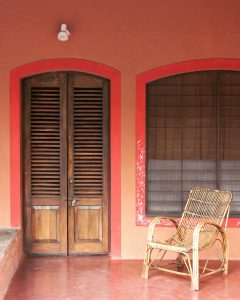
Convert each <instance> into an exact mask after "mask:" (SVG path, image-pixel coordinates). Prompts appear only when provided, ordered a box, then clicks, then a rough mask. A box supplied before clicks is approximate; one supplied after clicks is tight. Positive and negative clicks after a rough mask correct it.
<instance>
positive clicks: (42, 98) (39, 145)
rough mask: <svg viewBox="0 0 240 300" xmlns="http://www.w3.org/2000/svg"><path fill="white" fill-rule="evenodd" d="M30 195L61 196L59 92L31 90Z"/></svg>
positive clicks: (52, 88) (49, 88)
mask: <svg viewBox="0 0 240 300" xmlns="http://www.w3.org/2000/svg"><path fill="white" fill-rule="evenodd" d="M30 122H31V195H32V197H37V198H45V197H47V198H49V197H59V196H60V89H59V88H58V87H32V88H31V121H30Z"/></svg>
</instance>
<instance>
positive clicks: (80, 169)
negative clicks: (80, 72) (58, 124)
mask: <svg viewBox="0 0 240 300" xmlns="http://www.w3.org/2000/svg"><path fill="white" fill-rule="evenodd" d="M102 96H103V90H102V88H95V89H94V88H92V89H91V88H74V195H75V196H76V197H80V198H92V197H97V198H102V191H103V180H102V179H103V164H102V160H103V109H102Z"/></svg>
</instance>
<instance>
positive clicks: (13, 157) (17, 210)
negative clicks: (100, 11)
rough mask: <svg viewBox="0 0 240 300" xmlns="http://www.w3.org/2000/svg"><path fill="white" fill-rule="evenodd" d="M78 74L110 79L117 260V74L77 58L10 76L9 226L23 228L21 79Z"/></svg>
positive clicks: (46, 63) (47, 62)
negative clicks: (68, 72)
mask: <svg viewBox="0 0 240 300" xmlns="http://www.w3.org/2000/svg"><path fill="white" fill-rule="evenodd" d="M60 70H62V71H69V70H70V71H81V72H87V73H90V74H94V75H99V76H102V77H105V78H107V79H109V80H110V85H111V91H110V107H111V110H110V116H111V122H110V140H111V144H110V149H111V150H110V157H111V158H110V159H111V180H110V182H111V183H110V184H111V195H110V198H111V221H110V222H111V226H110V230H111V250H110V254H111V255H112V256H113V257H120V248H121V244H120V169H121V168H120V167H121V160H120V149H121V140H120V137H121V128H120V117H121V116H120V73H119V71H117V70H116V69H114V68H112V67H109V66H106V65H103V64H99V63H95V62H91V61H87V60H80V59H52V60H44V61H39V62H34V63H30V64H26V65H23V66H20V67H18V68H16V69H14V70H12V71H11V73H10V205H11V208H10V209H11V225H12V226H14V227H21V226H22V217H21V153H20V149H21V147H20V143H21V130H20V120H21V110H20V107H21V105H20V104H21V101H20V99H21V80H22V79H23V78H25V77H29V76H32V75H34V74H40V73H46V72H53V71H60Z"/></svg>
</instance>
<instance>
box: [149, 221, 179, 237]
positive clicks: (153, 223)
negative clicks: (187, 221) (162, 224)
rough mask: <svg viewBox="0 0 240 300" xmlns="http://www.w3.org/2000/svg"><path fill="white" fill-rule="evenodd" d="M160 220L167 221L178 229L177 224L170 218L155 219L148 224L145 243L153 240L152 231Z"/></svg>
mask: <svg viewBox="0 0 240 300" xmlns="http://www.w3.org/2000/svg"><path fill="white" fill-rule="evenodd" d="M160 220H169V221H171V222H172V223H173V224H174V225H175V227H176V228H178V223H177V222H176V221H175V220H174V219H172V218H168V217H155V218H154V219H153V220H152V221H151V222H150V224H149V227H148V234H147V241H148V242H151V241H152V240H153V233H154V229H155V226H156V224H157V223H158V222H159V221H160Z"/></svg>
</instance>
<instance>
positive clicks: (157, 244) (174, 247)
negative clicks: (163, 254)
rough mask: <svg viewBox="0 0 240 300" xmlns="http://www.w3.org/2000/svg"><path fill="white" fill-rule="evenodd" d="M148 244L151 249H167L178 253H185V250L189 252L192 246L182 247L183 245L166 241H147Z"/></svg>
mask: <svg viewBox="0 0 240 300" xmlns="http://www.w3.org/2000/svg"><path fill="white" fill-rule="evenodd" d="M148 245H149V246H150V247H151V248H153V249H162V250H167V251H173V252H178V253H182V252H184V253H186V252H191V250H192V247H189V248H187V247H183V246H178V245H172V244H170V243H166V242H164V241H161V242H155V241H153V242H149V243H148Z"/></svg>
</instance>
